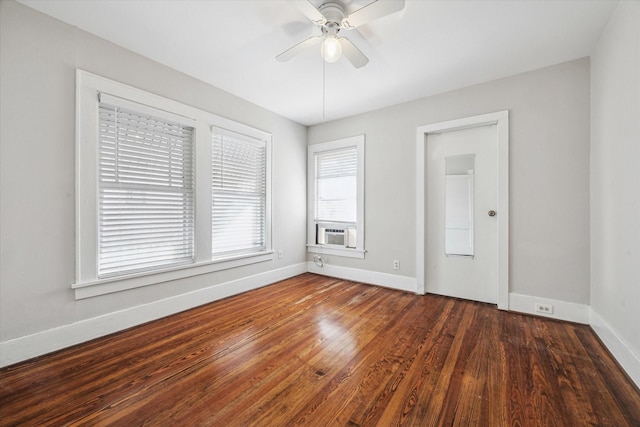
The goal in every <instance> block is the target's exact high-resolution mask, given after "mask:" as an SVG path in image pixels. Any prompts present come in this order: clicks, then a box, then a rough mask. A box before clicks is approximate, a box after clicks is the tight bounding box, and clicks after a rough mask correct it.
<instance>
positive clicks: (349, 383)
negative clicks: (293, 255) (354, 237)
mask: <svg viewBox="0 0 640 427" xmlns="http://www.w3.org/2000/svg"><path fill="white" fill-rule="evenodd" d="M0 375H1V376H0V425H3V426H4V425H38V426H42V425H118V426H142V425H152V426H158V425H171V426H191V425H211V426H247V425H258V426H291V425H311V426H327V425H348V426H365V425H380V426H392V425H411V426H430V425H466V426H534V425H540V426H583V425H603V426H606V425H609V426H617V427H620V426H640V392H639V391H638V389H637V388H636V387H635V386H634V384H633V383H632V382H631V381H630V380H629V379H628V378H627V377H626V376H625V375H624V373H623V372H622V371H621V369H620V368H619V367H618V365H617V364H616V363H615V361H614V360H613V359H612V357H611V356H610V355H609V353H608V352H607V351H606V350H605V348H604V347H603V346H602V344H601V343H600V342H599V341H598V339H597V338H596V336H595V334H594V333H593V332H592V330H591V329H590V328H589V327H588V326H585V325H577V324H572V323H566V322H558V321H553V320H548V319H543V318H537V317H532V316H525V315H520V314H515V313H507V312H502V311H499V310H497V309H496V308H495V307H494V306H491V305H487V304H482V303H475V302H469V301H463V300H457V299H453V298H446V297H440V296H434V295H427V296H417V295H414V294H410V293H405V292H399V291H394V290H389V289H384V288H379V287H374V286H367V285H363V284H359V283H353V282H348V281H343V280H338V279H332V278H327V277H322V276H316V275H312V274H303V275H301V276H298V277H295V278H292V279H289V280H286V281H284V282H280V283H277V284H274V285H271V286H268V287H265V288H262V289H258V290H255V291H251V292H248V293H245V294H243V295H238V296H235V297H231V298H227V299H225V300H222V301H218V302H215V303H211V304H207V305H205V306H202V307H198V308H195V309H192V310H189V311H187V312H183V313H180V314H177V315H174V316H171V317H167V318H164V319H161V320H158V321H155V322H151V323H148V324H146V325H142V326H139V327H135V328H132V329H129V330H126V331H123V332H120V333H117V334H114V335H110V336H108V337H104V338H100V339H97V340H94V341H91V342H88V343H85V344H82V345H78V346H75V347H73V348H69V349H66V350H62V351H59V352H57V353H54V354H51V355H47V356H43V357H40V358H38V359H34V360H31V361H27V362H23V363H20V364H17V365H14V366H10V367H7V368H4V369H2V370H0Z"/></svg>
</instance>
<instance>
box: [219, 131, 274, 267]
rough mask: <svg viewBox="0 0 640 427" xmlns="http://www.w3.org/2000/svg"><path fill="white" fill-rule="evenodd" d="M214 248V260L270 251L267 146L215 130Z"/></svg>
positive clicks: (235, 134) (244, 136) (258, 141)
mask: <svg viewBox="0 0 640 427" xmlns="http://www.w3.org/2000/svg"><path fill="white" fill-rule="evenodd" d="M211 182H212V192H211V195H212V209H211V216H212V218H211V221H212V232H211V249H212V256H213V258H214V259H218V258H226V257H231V256H236V255H243V254H250V253H256V252H263V251H265V250H266V249H267V247H266V246H267V243H266V227H267V220H266V218H267V143H266V142H265V141H262V140H259V139H255V138H253V137H250V136H247V135H242V134H240V133H235V132H231V131H229V130H226V129H220V128H216V127H214V128H213V129H212V180H211Z"/></svg>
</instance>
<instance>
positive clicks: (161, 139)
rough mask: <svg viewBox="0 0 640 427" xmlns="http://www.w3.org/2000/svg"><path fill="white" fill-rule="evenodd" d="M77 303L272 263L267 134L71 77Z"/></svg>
mask: <svg viewBox="0 0 640 427" xmlns="http://www.w3.org/2000/svg"><path fill="white" fill-rule="evenodd" d="M76 127H77V134H76V135H77V137H76V213H77V214H76V278H75V282H74V283H73V284H72V285H71V287H72V289H74V290H75V297H76V299H83V298H91V297H94V296H98V295H104V294H108V293H112V292H119V291H123V290H127V289H133V288H137V287H142V286H149V285H154V284H158V283H177V282H176V281H177V280H179V279H183V278H187V277H192V276H196V275H202V274H208V273H212V272H216V271H221V270H226V269H230V268H237V267H241V266H245V265H249V264H254V263H259V262H265V261H270V260H273V250H272V248H271V134H269V133H268V132H264V131H262V130H259V129H255V128H253V127H251V126H248V125H246V124H242V123H238V122H235V121H233V120H229V119H226V118H224V117H220V116H216V115H214V114H211V113H208V112H206V111H203V110H200V109H198V108H194V107H192V106H189V105H186V104H182V103H180V102H177V101H174V100H171V99H167V98H163V97H161V96H158V95H155V94H152V93H149V92H145V91H142V90H139V89H136V88H133V87H131V86H127V85H124V84H122V83H119V82H115V81H113V80H109V79H106V78H104V77H100V76H96V75H94V74H91V73H87V72H85V71H82V70H77V71H76Z"/></svg>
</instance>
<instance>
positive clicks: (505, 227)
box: [416, 110, 509, 310]
mask: <svg viewBox="0 0 640 427" xmlns="http://www.w3.org/2000/svg"><path fill="white" fill-rule="evenodd" d="M487 125H496V126H497V127H496V136H497V145H498V146H497V154H498V159H497V165H498V206H497V208H496V210H497V211H498V215H497V221H498V257H497V259H498V268H497V272H498V283H497V286H498V292H497V295H498V308H499V309H501V310H508V309H509V110H504V111H497V112H494V113H488V114H481V115H477V116H472V117H465V118H461V119H455V120H448V121H445V122H439V123H433V124H428V125H423V126H418V128H417V135H416V162H417V163H416V292H417V293H418V294H421V295H424V294H425V293H426V286H425V275H426V274H425V273H426V272H425V266H426V263H425V253H426V251H425V247H426V235H425V231H426V224H425V221H426V206H425V203H426V200H427V197H426V196H427V194H426V183H425V179H426V166H427V165H426V159H425V153H426V145H427V136H428V135H429V134H438V133H443V132H453V131H457V130H462V129H468V128H474V127H478V126H487Z"/></svg>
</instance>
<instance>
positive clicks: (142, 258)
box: [98, 98, 194, 278]
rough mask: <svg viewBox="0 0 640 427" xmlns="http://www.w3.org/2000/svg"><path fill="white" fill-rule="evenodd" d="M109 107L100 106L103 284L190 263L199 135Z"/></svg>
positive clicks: (100, 270) (158, 119)
mask: <svg viewBox="0 0 640 427" xmlns="http://www.w3.org/2000/svg"><path fill="white" fill-rule="evenodd" d="M106 101H107V102H104V99H102V98H101V102H100V103H99V179H98V186H99V198H98V203H99V206H98V210H99V214H98V277H100V278H104V277H111V276H117V275H122V274H132V273H137V272H145V271H153V270H158V269H163V268H167V267H172V266H176V265H182V264H189V263H192V262H193V261H194V182H193V181H194V177H193V163H194V158H193V137H194V128H193V127H191V126H187V125H184V124H181V123H178V122H173V121H172V120H169V119H166V118H163V117H156V116H154V115H153V114H147V112H144V113H143V112H138V111H135V110H134V109H130V108H122V107H120V106H118V105H113V104H115V103H110V102H108V101H109V100H108V99H107V100H106ZM141 107H143V106H141ZM141 109H144V108H141Z"/></svg>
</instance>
